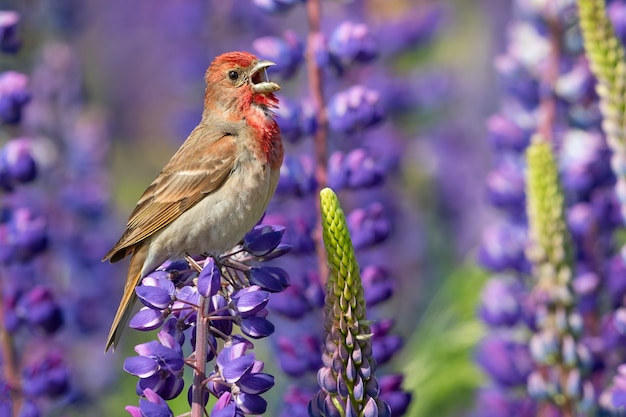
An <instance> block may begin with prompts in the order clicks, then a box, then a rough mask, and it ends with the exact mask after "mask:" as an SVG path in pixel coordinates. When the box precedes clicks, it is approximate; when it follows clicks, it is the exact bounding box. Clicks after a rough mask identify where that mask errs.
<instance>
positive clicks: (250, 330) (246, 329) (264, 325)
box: [240, 317, 275, 339]
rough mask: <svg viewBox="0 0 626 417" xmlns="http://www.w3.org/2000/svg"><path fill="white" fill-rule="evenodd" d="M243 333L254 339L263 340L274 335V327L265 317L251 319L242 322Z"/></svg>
mask: <svg viewBox="0 0 626 417" xmlns="http://www.w3.org/2000/svg"><path fill="white" fill-rule="evenodd" d="M240 327H241V331H242V332H243V333H244V334H245V335H247V336H250V337H252V338H253V339H262V338H264V337H267V336H269V335H271V334H272V333H274V330H275V328H274V325H273V324H272V323H271V322H270V321H269V320H267V319H265V318H263V317H249V318H246V319H243V320H242V321H241V325H240Z"/></svg>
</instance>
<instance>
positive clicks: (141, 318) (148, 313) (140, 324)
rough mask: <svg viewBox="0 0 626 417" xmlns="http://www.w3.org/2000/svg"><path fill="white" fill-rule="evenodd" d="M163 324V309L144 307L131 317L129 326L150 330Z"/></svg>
mask: <svg viewBox="0 0 626 417" xmlns="http://www.w3.org/2000/svg"><path fill="white" fill-rule="evenodd" d="M161 324H163V313H162V312H161V311H159V310H154V309H152V308H149V307H143V308H142V309H141V310H139V312H137V314H135V315H134V316H133V318H132V319H130V323H129V324H128V326H129V327H131V328H133V329H136V330H142V331H149V330H154V329H157V328H159V327H160V326H161Z"/></svg>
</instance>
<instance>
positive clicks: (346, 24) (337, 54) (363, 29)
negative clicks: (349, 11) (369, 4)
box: [328, 20, 378, 73]
mask: <svg viewBox="0 0 626 417" xmlns="http://www.w3.org/2000/svg"><path fill="white" fill-rule="evenodd" d="M328 52H329V53H330V57H331V60H332V62H333V63H334V65H335V66H336V68H337V69H338V71H339V73H342V72H343V71H344V69H345V68H347V67H350V66H352V65H355V64H364V63H368V62H371V61H372V60H374V59H375V58H376V56H377V55H378V45H377V43H376V40H375V39H374V35H373V34H372V32H371V31H370V30H369V28H368V26H367V25H366V24H364V23H354V22H351V21H349V20H346V21H343V22H341V23H340V24H339V26H337V27H336V28H335V30H334V31H333V32H332V33H331V35H330V38H329V39H328Z"/></svg>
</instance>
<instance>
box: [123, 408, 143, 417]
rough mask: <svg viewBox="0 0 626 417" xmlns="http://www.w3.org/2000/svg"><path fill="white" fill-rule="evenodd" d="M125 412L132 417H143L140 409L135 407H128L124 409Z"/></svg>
mask: <svg viewBox="0 0 626 417" xmlns="http://www.w3.org/2000/svg"><path fill="white" fill-rule="evenodd" d="M124 410H126V411H128V414H130V415H131V417H142V416H141V411H140V410H139V407H137V406H135V405H127V406H126V407H124Z"/></svg>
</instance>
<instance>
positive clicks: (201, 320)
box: [191, 297, 209, 417]
mask: <svg viewBox="0 0 626 417" xmlns="http://www.w3.org/2000/svg"><path fill="white" fill-rule="evenodd" d="M208 306H209V304H208V303H207V299H206V297H200V309H199V310H198V317H197V319H196V346H195V348H196V363H195V367H194V372H193V389H192V394H191V417H202V416H203V415H204V385H203V381H204V380H205V379H206V355H207V345H208V339H207V337H208V334H207V321H206V317H207V315H208Z"/></svg>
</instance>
